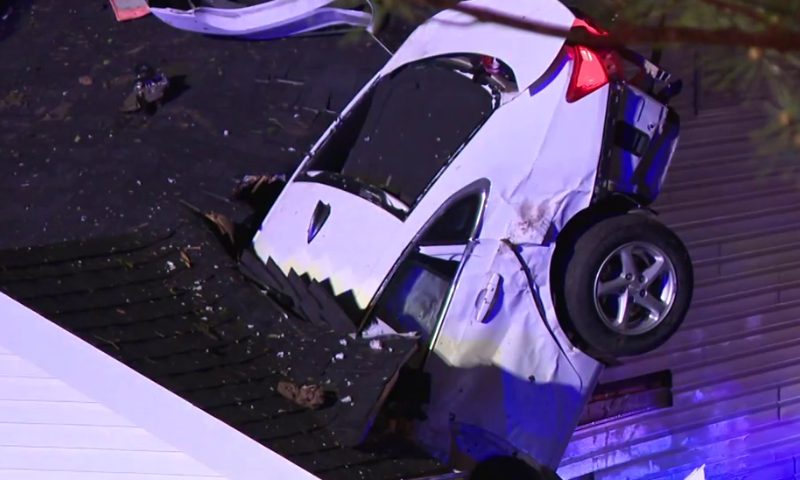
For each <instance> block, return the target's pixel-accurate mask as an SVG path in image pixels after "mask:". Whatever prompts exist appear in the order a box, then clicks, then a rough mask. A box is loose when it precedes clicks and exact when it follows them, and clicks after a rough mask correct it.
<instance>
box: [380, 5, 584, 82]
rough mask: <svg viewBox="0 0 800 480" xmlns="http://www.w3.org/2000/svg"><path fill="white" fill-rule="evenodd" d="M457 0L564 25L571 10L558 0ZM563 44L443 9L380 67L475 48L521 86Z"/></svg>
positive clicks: (538, 74) (560, 40)
mask: <svg viewBox="0 0 800 480" xmlns="http://www.w3.org/2000/svg"><path fill="white" fill-rule="evenodd" d="M459 5H461V6H469V7H475V8H479V9H485V10H491V11H493V12H497V13H501V14H503V15H508V16H512V17H515V18H519V19H524V20H530V21H534V22H541V23H543V24H547V25H549V26H555V27H562V28H570V27H571V26H572V24H573V22H574V21H575V15H574V14H573V13H572V12H571V11H570V10H569V9H568V8H567V7H566V6H565V5H564V4H562V3H561V2H559V1H558V0H470V1H467V2H461V3H460V4H459ZM563 45H564V38H561V37H554V36H548V35H541V34H537V33H533V32H529V31H525V30H521V29H518V28H513V27H508V26H505V25H500V24H498V23H493V22H479V21H476V20H475V18H474V17H472V16H470V15H467V14H465V13H460V12H456V11H453V10H445V11H443V12H441V13H439V14H437V15H435V16H434V17H432V18H431V19H430V20H428V21H427V22H425V23H424V24H423V25H421V26H420V27H419V28H417V29H416V30H414V32H413V33H412V34H411V35H410V36H409V37H408V39H407V40H406V41H405V43H403V45H402V46H401V47H400V49H399V50H398V51H397V53H396V54H395V55H394V56H393V57H392V58H391V59H390V60H389V62H388V63H387V64H386V65H385V66H384V68H383V69H382V71H381V73H382V74H384V75H385V74H388V73H390V72H392V71H394V70H396V69H398V68H400V67H402V66H403V65H407V64H409V63H413V62H416V61H419V60H422V59H425V58H431V57H436V56H440V55H453V54H459V53H478V54H481V55H486V56H490V57H495V58H498V59H500V60H502V61H503V62H505V63H506V64H507V65H508V66H509V67H511V69H512V70H513V71H514V75H515V77H516V81H517V86H518V87H519V90H520V91H522V90H523V89H525V88H527V87H528V86H530V85H531V84H532V83H533V82H535V81H536V80H537V79H539V77H541V76H542V74H544V73H545V71H546V70H547V69H548V67H550V65H551V64H552V63H553V60H554V59H555V58H556V56H557V55H558V53H559V52H560V51H561V48H562V47H563Z"/></svg>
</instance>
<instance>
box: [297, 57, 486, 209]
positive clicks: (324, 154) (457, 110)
mask: <svg viewBox="0 0 800 480" xmlns="http://www.w3.org/2000/svg"><path fill="white" fill-rule="evenodd" d="M494 106H495V98H494V96H493V93H492V90H491V89H490V88H488V87H486V86H484V85H482V84H481V83H479V82H476V81H475V79H474V78H473V77H472V76H471V75H468V74H465V73H462V72H459V71H456V70H454V69H453V68H448V67H446V66H443V65H441V64H438V63H426V64H421V65H415V66H409V67H406V68H403V69H402V70H400V71H399V72H397V73H395V74H393V75H390V76H387V77H386V78H384V79H382V80H381V81H379V82H378V84H377V85H376V86H375V87H374V88H373V89H372V90H371V91H370V92H369V93H367V94H366V95H365V96H364V97H363V98H362V99H361V101H360V102H359V103H358V105H356V106H355V107H354V108H353V109H351V111H350V112H349V114H348V115H347V116H346V117H345V118H344V119H343V121H342V122H341V124H340V125H339V126H338V127H337V129H336V130H335V131H334V132H333V133H332V134H331V135H330V137H329V138H328V139H327V140H326V142H325V144H324V145H323V146H322V148H321V149H320V150H319V151H318V153H317V154H316V156H315V158H313V159H312V161H311V162H310V164H309V165H308V167H307V168H306V172H304V173H302V174H301V175H300V176H299V177H298V180H299V181H317V182H325V183H328V184H331V183H332V182H331V175H330V174H332V175H335V176H341V177H344V178H347V179H352V180H355V181H356V182H358V183H360V184H363V185H365V186H368V187H370V188H372V189H379V190H380V191H382V192H385V193H387V194H389V195H390V196H391V197H394V198H393V199H392V198H391V197H388V196H387V197H386V198H387V201H388V200H399V201H400V202H402V203H403V204H405V205H407V206H409V207H410V206H413V205H414V204H415V203H416V202H417V201H418V200H419V198H420V196H421V195H422V194H423V192H424V191H425V189H426V188H427V187H428V185H430V183H431V182H432V181H433V180H434V179H435V178H436V176H437V175H438V174H439V172H440V171H441V170H442V169H443V168H444V167H445V166H446V165H447V163H448V162H449V160H450V159H451V158H452V157H453V155H454V154H455V153H456V152H457V151H458V150H459V149H460V148H461V147H462V146H463V145H464V144H465V143H466V142H467V141H468V140H469V138H470V137H471V136H472V135H473V133H474V132H475V131H476V130H477V128H479V127H480V126H481V125H482V124H483V122H485V121H486V119H487V118H488V117H489V115H491V113H492V111H493V110H494ZM319 172H324V173H327V174H329V175H325V174H322V175H320V173H319ZM362 196H364V195H362ZM390 203H391V202H390ZM395 207H396V202H395ZM387 209H388V208H387ZM399 210H403V209H402V208H401V209H399ZM405 210H407V209H405Z"/></svg>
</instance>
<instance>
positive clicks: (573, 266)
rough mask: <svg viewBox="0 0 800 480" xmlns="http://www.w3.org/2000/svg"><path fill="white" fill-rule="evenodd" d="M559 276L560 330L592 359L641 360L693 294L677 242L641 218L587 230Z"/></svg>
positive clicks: (673, 326) (677, 320)
mask: <svg viewBox="0 0 800 480" xmlns="http://www.w3.org/2000/svg"><path fill="white" fill-rule="evenodd" d="M648 262H649V263H648ZM645 276H648V277H649V278H645ZM561 278H563V285H562V289H561V292H559V293H560V295H558V296H559V297H560V300H561V302H562V305H561V307H562V308H560V309H559V310H560V311H561V312H562V314H563V315H565V316H566V317H567V318H565V319H562V320H564V321H562V325H564V326H565V327H566V328H565V330H566V331H567V334H568V335H569V336H570V337H571V340H573V343H574V344H575V345H576V346H578V347H579V348H582V349H583V350H584V351H586V352H587V353H589V354H590V355H592V356H595V357H596V358H608V357H611V358H614V359H616V358H618V357H626V356H633V355H641V354H644V353H647V352H650V351H652V350H654V349H655V348H657V347H659V346H660V345H662V344H663V343H664V342H666V341H667V340H668V339H669V338H670V337H671V336H672V335H673V334H674V333H675V332H676V331H677V330H678V327H680V325H681V323H682V322H683V319H684V318H685V317H686V313H687V311H688V309H689V305H690V303H691V300H692V291H693V288H694V274H693V269H692V263H691V259H690V257H689V252H688V251H687V250H686V247H685V246H684V244H683V242H681V240H680V239H679V238H678V236H677V235H675V233H673V232H672V230H670V229H669V228H667V227H666V226H664V225H663V224H662V223H660V222H658V221H657V220H655V219H654V218H652V217H650V216H649V215H646V214H641V213H629V214H625V215H621V216H616V217H612V218H607V219H604V220H601V221H600V222H598V223H596V224H594V225H593V226H591V227H590V228H588V229H587V230H586V231H585V232H584V233H583V234H582V235H581V236H580V237H579V238H578V239H577V241H576V242H575V243H574V248H573V249H572V252H571V255H569V257H568V259H567V260H566V268H565V273H564V275H563V277H561ZM620 312H622V313H620Z"/></svg>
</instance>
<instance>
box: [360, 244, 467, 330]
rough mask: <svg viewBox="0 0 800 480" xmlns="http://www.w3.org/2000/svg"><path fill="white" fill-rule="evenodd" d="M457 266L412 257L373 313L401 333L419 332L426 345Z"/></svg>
mask: <svg viewBox="0 0 800 480" xmlns="http://www.w3.org/2000/svg"><path fill="white" fill-rule="evenodd" d="M458 263H459V262H456V261H452V260H441V259H437V258H431V257H426V256H424V255H420V254H412V255H411V256H410V257H408V258H407V259H406V260H405V261H404V262H403V263H402V264H401V265H400V268H398V269H397V271H396V272H395V274H394V276H392V279H391V280H390V281H389V284H388V285H387V286H386V289H385V290H384V291H383V294H382V295H381V298H380V300H379V301H378V303H377V304H376V306H375V307H376V308H375V310H374V314H375V316H377V317H378V318H380V319H381V320H382V321H383V322H384V323H386V324H387V325H389V326H390V327H392V328H393V329H394V330H395V331H397V332H398V333H408V332H419V333H420V334H421V335H422V341H423V342H427V341H428V340H429V338H430V335H431V334H432V332H433V331H434V329H435V328H436V324H437V322H438V320H439V316H440V313H441V310H442V307H443V306H444V303H445V300H446V299H447V295H448V293H449V291H450V286H451V284H452V282H453V279H454V278H455V275H456V271H457V270H458Z"/></svg>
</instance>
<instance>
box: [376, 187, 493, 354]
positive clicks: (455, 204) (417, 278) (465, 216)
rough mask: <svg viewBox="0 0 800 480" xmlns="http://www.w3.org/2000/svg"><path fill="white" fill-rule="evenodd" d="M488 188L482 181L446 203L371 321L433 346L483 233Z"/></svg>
mask: <svg viewBox="0 0 800 480" xmlns="http://www.w3.org/2000/svg"><path fill="white" fill-rule="evenodd" d="M488 189H489V182H488V181H487V180H479V181H476V182H474V183H472V184H470V185H468V186H466V187H465V188H463V189H462V190H461V191H459V192H458V193H456V194H455V195H453V196H452V197H451V198H450V199H448V200H447V201H446V202H444V204H443V205H442V206H441V208H440V209H439V210H438V211H437V212H436V213H435V214H434V215H433V216H432V217H431V218H430V219H429V221H428V222H427V224H426V225H425V226H424V227H423V228H422V229H421V230H420V231H419V232H418V233H417V235H416V236H415V238H414V239H413V240H412V242H411V244H410V245H409V248H408V251H407V252H405V253H404V254H403V255H402V256H401V258H400V260H399V261H398V262H397V264H396V265H395V266H394V268H393V269H392V271H391V272H390V274H389V275H388V276H387V278H386V280H385V282H384V284H383V285H382V286H381V288H380V290H379V293H378V295H377V296H376V300H375V303H374V305H373V306H372V307H371V309H370V312H369V314H368V316H367V318H372V319H379V320H381V321H382V322H383V323H384V324H386V325H388V326H389V327H390V328H391V329H392V330H393V331H395V332H398V333H409V332H418V333H419V334H420V336H421V337H422V343H423V346H424V347H426V346H427V345H430V341H431V339H432V338H433V335H434V334H435V332H437V331H438V328H439V322H440V320H441V318H442V314H443V313H444V312H445V311H447V308H448V305H449V302H450V298H451V296H452V294H453V285H454V281H455V279H456V277H457V276H458V272H459V269H460V267H461V264H462V259H463V257H464V253H465V252H466V250H467V249H468V248H469V245H470V243H471V242H472V240H473V239H474V238H475V235H476V234H477V233H478V231H479V230H480V227H481V218H482V213H483V207H484V205H485V202H486V196H487V194H488ZM423 350H426V348H423Z"/></svg>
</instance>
